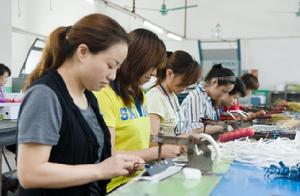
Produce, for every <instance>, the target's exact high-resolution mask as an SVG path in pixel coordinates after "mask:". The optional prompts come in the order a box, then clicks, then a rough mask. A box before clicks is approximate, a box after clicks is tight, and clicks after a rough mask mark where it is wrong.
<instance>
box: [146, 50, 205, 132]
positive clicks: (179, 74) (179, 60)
mask: <svg viewBox="0 0 300 196" xmlns="http://www.w3.org/2000/svg"><path fill="white" fill-rule="evenodd" d="M200 73H201V72H200V66H199V64H198V63H197V62H196V61H195V60H194V59H193V58H192V57H191V55H190V54H188V53H187V52H184V51H181V50H178V51H175V52H174V53H173V52H168V60H167V63H166V64H165V65H164V66H162V67H160V68H159V69H158V70H157V74H156V78H157V84H156V86H155V87H153V88H152V89H151V90H150V91H149V92H147V99H148V112H149V113H150V120H151V130H152V131H151V134H153V135H157V133H158V132H159V131H160V129H161V128H162V129H163V130H162V131H164V132H165V134H168V135H174V134H176V135H178V134H181V133H182V131H181V130H180V126H177V125H178V123H179V122H181V121H184V119H183V118H182V117H181V116H179V110H180V105H179V101H178V98H177V96H176V94H180V93H181V92H182V91H184V90H185V89H186V88H187V87H188V86H189V85H191V84H194V83H196V82H197V81H198V80H199V78H200Z"/></svg>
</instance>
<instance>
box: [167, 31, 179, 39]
mask: <svg viewBox="0 0 300 196" xmlns="http://www.w3.org/2000/svg"><path fill="white" fill-rule="evenodd" d="M167 36H168V37H169V38H171V39H175V40H177V41H181V40H182V37H180V36H178V35H175V34H173V33H168V34H167Z"/></svg>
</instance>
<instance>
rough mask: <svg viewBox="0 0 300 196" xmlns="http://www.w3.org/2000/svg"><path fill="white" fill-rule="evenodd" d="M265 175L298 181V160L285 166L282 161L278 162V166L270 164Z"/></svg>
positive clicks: (299, 172) (299, 167)
mask: <svg viewBox="0 0 300 196" xmlns="http://www.w3.org/2000/svg"><path fill="white" fill-rule="evenodd" d="M265 177H266V178H268V179H270V177H273V178H288V179H291V180H296V181H300V162H299V163H298V164H297V165H295V166H291V167H288V166H286V165H285V164H284V163H283V162H282V161H280V162H279V167H278V166H276V165H273V164H272V165H270V167H269V168H266V173H265Z"/></svg>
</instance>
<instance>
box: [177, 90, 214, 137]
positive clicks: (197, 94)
mask: <svg viewBox="0 0 300 196" xmlns="http://www.w3.org/2000/svg"><path fill="white" fill-rule="evenodd" d="M181 112H182V115H183V116H184V119H185V120H186V121H187V122H186V123H184V124H185V126H184V127H183V128H182V129H184V130H186V131H187V132H188V131H191V130H193V129H198V128H203V124H202V123H201V118H209V119H213V120H216V117H217V113H216V110H215V108H214V106H213V104H212V100H211V98H210V97H209V96H208V95H207V93H206V92H205V90H204V87H203V85H201V84H200V85H198V86H197V88H196V89H194V90H193V91H191V92H190V93H189V94H188V96H187V97H186V98H185V99H184V100H183V102H182V104H181Z"/></svg>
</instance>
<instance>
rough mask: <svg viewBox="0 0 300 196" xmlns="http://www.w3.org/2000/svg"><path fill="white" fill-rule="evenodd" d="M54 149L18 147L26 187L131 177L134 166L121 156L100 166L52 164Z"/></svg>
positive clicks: (132, 162)
mask: <svg viewBox="0 0 300 196" xmlns="http://www.w3.org/2000/svg"><path fill="white" fill-rule="evenodd" d="M51 149H52V146H49V145H41V144H34V143H26V144H20V145H19V149H18V150H19V151H18V152H19V154H18V166H17V167H18V168H17V171H18V177H19V180H20V183H21V185H22V186H23V187H24V188H64V187H71V186H78V185H83V184H87V183H89V182H92V181H97V180H101V179H109V178H112V177H116V176H120V175H128V174H130V171H131V170H132V169H133V168H134V163H135V162H134V161H130V162H128V161H126V160H125V159H124V156H121V155H118V156H114V157H110V158H108V159H106V160H104V161H103V162H101V163H99V164H82V165H66V164H59V163H51V162H48V160H49V156H50V151H51ZM29 156H30V158H29ZM139 161H140V160H136V162H139Z"/></svg>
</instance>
